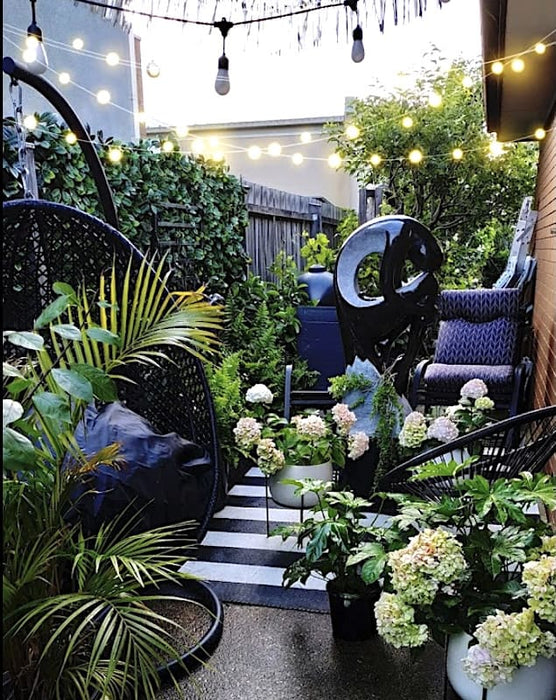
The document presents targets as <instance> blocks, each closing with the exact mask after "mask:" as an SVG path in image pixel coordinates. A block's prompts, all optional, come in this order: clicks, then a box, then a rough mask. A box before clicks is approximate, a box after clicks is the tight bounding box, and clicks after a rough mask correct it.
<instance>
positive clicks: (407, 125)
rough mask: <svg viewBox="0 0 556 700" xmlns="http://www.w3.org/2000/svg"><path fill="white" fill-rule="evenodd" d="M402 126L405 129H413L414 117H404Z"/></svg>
mask: <svg viewBox="0 0 556 700" xmlns="http://www.w3.org/2000/svg"><path fill="white" fill-rule="evenodd" d="M402 126H403V128H404V129H411V127H412V126H413V119H412V118H411V117H404V118H403V119H402Z"/></svg>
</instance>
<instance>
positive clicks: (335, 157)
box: [328, 153, 342, 168]
mask: <svg viewBox="0 0 556 700" xmlns="http://www.w3.org/2000/svg"><path fill="white" fill-rule="evenodd" d="M341 164H342V158H341V156H340V155H339V154H338V153H331V154H330V155H329V156H328V165H329V166H330V167H331V168H339V167H340V165H341Z"/></svg>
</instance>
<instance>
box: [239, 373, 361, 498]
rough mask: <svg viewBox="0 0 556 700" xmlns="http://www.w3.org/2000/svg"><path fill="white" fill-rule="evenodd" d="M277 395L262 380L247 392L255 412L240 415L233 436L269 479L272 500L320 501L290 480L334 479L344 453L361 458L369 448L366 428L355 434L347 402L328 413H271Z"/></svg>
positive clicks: (344, 457) (342, 464)
mask: <svg viewBox="0 0 556 700" xmlns="http://www.w3.org/2000/svg"><path fill="white" fill-rule="evenodd" d="M273 399H274V397H273V394H272V392H271V391H270V389H268V387H267V386H265V385H264V384H256V385H255V386H253V387H251V388H250V389H249V390H248V391H247V394H246V401H247V403H249V404H251V406H252V409H251V411H250V414H251V415H248V416H244V417H242V418H240V419H239V421H238V422H237V424H236V427H235V428H234V436H235V441H236V445H237V447H238V449H239V450H240V452H241V453H242V454H243V455H245V456H246V457H249V458H250V459H252V460H253V461H254V462H255V464H256V465H257V466H258V467H259V469H260V470H261V471H262V472H263V474H265V475H266V476H268V477H269V487H270V493H271V495H272V498H273V499H274V500H275V501H276V502H277V503H279V504H280V505H285V506H289V507H293V508H299V507H300V505H301V503H302V498H303V505H304V506H306V507H311V506H314V505H315V504H316V503H317V496H316V495H315V494H314V493H310V492H309V491H307V492H304V493H303V494H301V495H299V494H296V493H295V489H294V486H293V485H292V484H291V483H289V482H291V481H292V480H293V481H296V480H300V479H305V478H309V479H318V480H321V481H332V468H333V465H335V466H336V467H340V468H341V467H343V466H344V464H345V460H346V455H347V456H348V457H350V458H351V459H357V458H358V457H360V456H361V455H362V454H363V453H364V452H365V451H366V450H367V449H368V447H369V438H368V437H367V435H365V433H362V432H351V428H352V426H353V424H354V423H355V420H356V418H355V415H354V414H353V412H352V411H350V410H349V408H348V407H347V405H346V404H336V405H335V406H333V407H332V408H331V409H330V411H326V412H324V411H303V412H301V413H299V414H297V415H294V416H293V417H292V418H291V419H290V420H289V421H288V420H287V419H286V418H283V417H281V416H278V415H277V414H276V413H273V412H271V411H269V406H270V405H271V404H272V401H273Z"/></svg>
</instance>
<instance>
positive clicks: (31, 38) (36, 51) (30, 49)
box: [23, 0, 48, 75]
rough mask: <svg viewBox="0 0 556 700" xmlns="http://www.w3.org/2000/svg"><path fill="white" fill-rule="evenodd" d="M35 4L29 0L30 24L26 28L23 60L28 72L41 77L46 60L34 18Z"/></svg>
mask: <svg viewBox="0 0 556 700" xmlns="http://www.w3.org/2000/svg"><path fill="white" fill-rule="evenodd" d="M35 2H36V0H31V24H30V25H29V26H28V27H27V39H26V40H25V51H24V52H23V60H24V61H25V63H26V64H27V69H28V70H29V72H31V73H34V74H35V75H42V73H44V72H45V71H46V69H47V68H48V58H47V56H46V49H45V48H44V42H43V39H42V31H41V29H40V27H39V26H38V24H37V20H36V17H35Z"/></svg>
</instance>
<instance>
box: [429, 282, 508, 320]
mask: <svg viewBox="0 0 556 700" xmlns="http://www.w3.org/2000/svg"><path fill="white" fill-rule="evenodd" d="M520 299H521V290H519V289H515V288H514V289H445V290H444V291H443V292H441V294H440V301H439V310H440V318H441V319H442V320H444V321H445V320H449V319H455V318H461V319H465V320H466V321H475V322H484V321H493V320H494V319H495V318H501V317H505V318H509V319H512V320H514V321H517V320H518V319H519V303H520Z"/></svg>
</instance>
